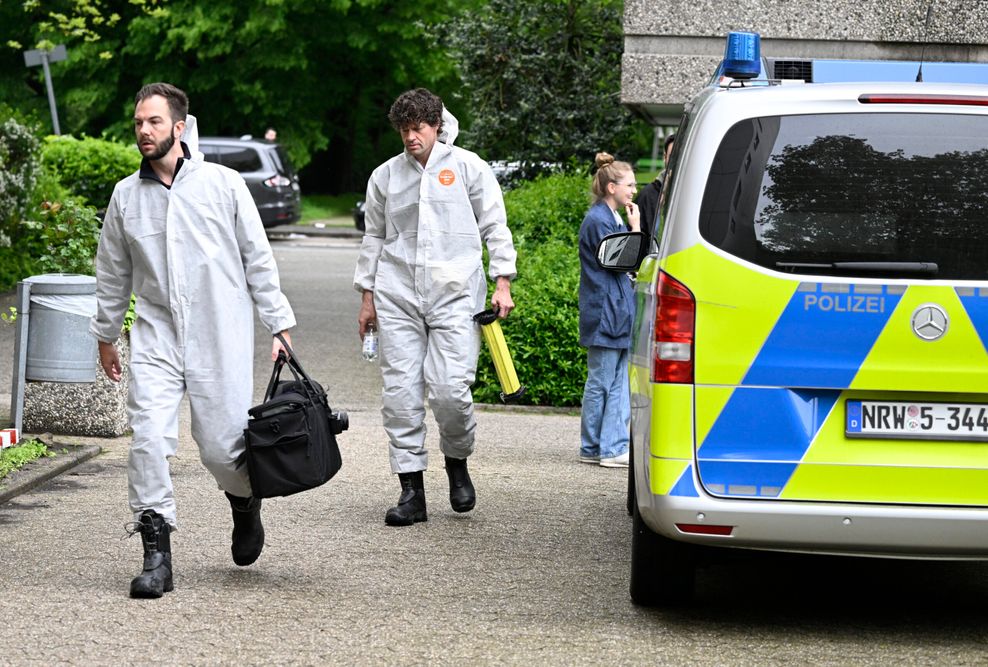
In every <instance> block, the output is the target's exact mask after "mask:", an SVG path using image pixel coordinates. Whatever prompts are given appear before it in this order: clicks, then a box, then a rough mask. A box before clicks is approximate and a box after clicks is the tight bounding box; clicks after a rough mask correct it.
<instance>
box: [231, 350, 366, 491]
mask: <svg viewBox="0 0 988 667" xmlns="http://www.w3.org/2000/svg"><path fill="white" fill-rule="evenodd" d="M278 339H279V340H280V341H281V342H282V344H283V345H284V346H285V347H286V348H287V349H288V353H289V355H290V356H288V357H287V358H286V356H285V353H284V352H280V353H279V354H278V360H277V361H275V362H274V370H273V371H272V373H271V381H270V382H268V388H267V390H266V391H265V392H264V401H263V402H262V403H261V404H260V405H257V406H255V407H253V408H251V409H250V410H248V411H247V412H248V414H249V415H250V420H249V421H248V422H247V428H246V429H245V430H244V440H245V441H246V444H247V451H246V452H245V455H246V457H247V471H248V473H249V475H250V486H251V489H252V491H253V495H254V497H255V498H272V497H275V496H289V495H291V494H293V493H298V492H300V491H307V490H308V489H314V488H315V487H317V486H320V485H322V484H325V483H326V482H328V481H329V480H330V479H332V477H333V475H335V474H336V473H337V472H338V471H339V469H340V467H341V466H342V465H343V460H342V458H341V457H340V448H339V446H338V445H337V444H336V436H337V435H338V434H339V433H342V432H343V431H345V430H346V429H347V428H348V426H349V423H348V419H347V415H346V413H345V412H342V411H340V412H333V411H332V410H331V409H330V407H329V401H328V400H327V398H326V392H325V391H324V390H323V388H322V387H321V386H320V385H319V383H318V382H316V381H315V380H313V379H312V378H310V377H309V376H308V374H307V373H306V372H305V370H303V369H302V364H301V363H299V360H298V357H297V356H296V355H295V352H294V350H292V349H291V347H290V346H289V345H288V343H287V341H285V339H284V337H282V336H281V335H280V334H278ZM285 366H288V369H289V370H290V371H291V372H292V375H293V376H294V378H295V379H294V380H284V381H281V380H280V377H281V370H282V368H284V367H285Z"/></svg>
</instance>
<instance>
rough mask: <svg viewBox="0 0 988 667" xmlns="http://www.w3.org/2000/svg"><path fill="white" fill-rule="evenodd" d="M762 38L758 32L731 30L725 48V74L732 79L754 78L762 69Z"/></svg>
mask: <svg viewBox="0 0 988 667" xmlns="http://www.w3.org/2000/svg"><path fill="white" fill-rule="evenodd" d="M761 57H762V38H761V36H760V35H759V34H758V33H757V32H730V33H728V35H727V48H726V49H725V50H724V64H723V74H724V76H729V77H731V78H732V79H753V78H755V77H756V76H758V74H759V73H760V72H761V70H762V63H761Z"/></svg>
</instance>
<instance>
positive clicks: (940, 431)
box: [598, 33, 988, 604]
mask: <svg viewBox="0 0 988 667" xmlns="http://www.w3.org/2000/svg"><path fill="white" fill-rule="evenodd" d="M757 48H758V37H757V35H755V34H754V33H732V34H731V36H730V37H729V42H728V52H727V57H726V58H725V61H724V63H723V64H722V66H721V68H720V70H719V71H718V73H717V74H716V75H715V77H714V80H713V81H712V82H711V85H710V86H708V87H707V88H706V89H705V90H703V91H702V92H701V93H700V94H699V95H698V96H697V97H696V98H695V99H693V100H692V101H691V102H690V103H689V104H688V105H687V106H686V112H685V114H684V116H683V119H682V122H681V125H680V127H679V130H678V132H677V135H676V136H677V140H676V143H675V147H674V151H673V154H672V158H671V160H670V165H669V171H668V175H667V178H666V188H667V189H666V190H665V191H664V193H663V195H662V201H661V202H660V213H659V215H660V219H659V222H658V224H657V225H656V236H655V238H654V239H645V237H644V235H643V234H641V233H638V232H635V233H631V232H628V233H623V234H617V235H613V236H611V237H608V238H607V239H605V240H604V241H603V242H602V243H601V246H600V248H599V252H598V260H599V261H600V263H601V265H602V266H604V267H605V268H608V269H612V270H618V271H629V270H637V278H636V297H637V316H636V322H635V332H634V338H633V343H632V351H631V362H630V363H631V372H630V377H631V392H632V397H631V398H632V423H631V430H632V457H631V459H632V466H631V468H630V474H629V510H630V511H631V512H632V514H633V523H634V533H633V541H632V559H631V560H632V567H631V596H632V599H633V600H634V601H635V602H636V603H639V604H662V603H672V602H681V601H684V600H686V599H688V598H689V597H690V596H691V595H692V591H693V585H694V573H695V565H696V559H697V554H698V551H699V550H700V549H703V548H705V547H740V548H749V549H768V550H782V551H794V552H812V553H826V554H848V555H864V556H884V557H904V558H934V559H985V558H988V352H986V345H988V85H971V84H965V83H956V81H958V80H960V79H964V78H968V79H973V80H980V81H982V82H988V68H986V67H985V66H980V67H979V66H965V65H957V66H955V67H950V66H948V65H946V64H941V63H938V64H937V66H938V67H939V68H940V69H939V70H938V72H939V74H938V75H937V76H933V75H932V74H931V67H932V64H930V63H927V65H926V66H925V73H926V76H925V78H926V79H927V81H925V82H920V83H917V82H914V79H915V78H917V77H916V74H917V68H916V64H915V63H913V64H904V63H888V64H887V65H888V66H889V67H888V68H887V69H885V70H883V69H882V68H881V67H880V65H881V63H850V62H841V61H791V60H790V61H772V60H769V59H762V58H761V57H760V56H759V55H758V53H757ZM903 67H909V68H910V71H909V73H908V75H907V76H903V72H902V68H903ZM794 71H795V72H798V76H799V78H800V80H799V81H795V80H792V74H791V73H792V72H794ZM785 76H788V77H789V79H783V78H780V77H785ZM880 78H885V79H891V80H893V81H894V80H896V79H898V80H900V81H902V82H888V81H885V82H882V81H877V80H874V79H880ZM934 78H936V79H940V80H942V81H949V82H946V83H944V82H940V83H938V82H935V81H933V79H934ZM840 80H843V81H845V82H840Z"/></svg>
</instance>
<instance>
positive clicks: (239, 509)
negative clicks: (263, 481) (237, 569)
mask: <svg viewBox="0 0 988 667" xmlns="http://www.w3.org/2000/svg"><path fill="white" fill-rule="evenodd" d="M226 498H227V500H229V501H230V507H231V508H232V509H233V544H232V545H231V546H230V551H231V552H232V553H233V562H234V563H236V564H237V565H240V566H241V567H243V566H245V565H250V564H251V563H253V562H254V561H255V560H257V557H258V556H260V555H261V549H263V548H264V526H262V525H261V499H260V498H241V497H239V496H231V495H230V494H229V493H227V494H226Z"/></svg>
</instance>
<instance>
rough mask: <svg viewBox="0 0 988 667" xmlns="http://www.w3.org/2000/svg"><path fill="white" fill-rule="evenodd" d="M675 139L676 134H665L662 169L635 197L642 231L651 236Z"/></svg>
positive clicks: (653, 231)
mask: <svg viewBox="0 0 988 667" xmlns="http://www.w3.org/2000/svg"><path fill="white" fill-rule="evenodd" d="M675 141H676V135H675V134H670V135H668V136H666V140H665V148H664V149H663V152H662V171H660V172H659V174H658V175H657V176H656V177H655V180H654V181H652V182H651V183H649V184H648V185H646V186H645V187H643V188H642V191H641V192H639V193H638V196H637V197H635V204H637V205H638V209H639V211H641V221H642V229H641V230H642V231H643V232H645V235H646V236H648V237H649V238H651V236H652V235H653V234H654V233H655V219H656V217H657V216H658V215H659V198H660V196H661V195H662V184H663V183H664V182H665V178H666V173H667V172H668V170H669V156H670V155H672V145H673V142H675Z"/></svg>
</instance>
